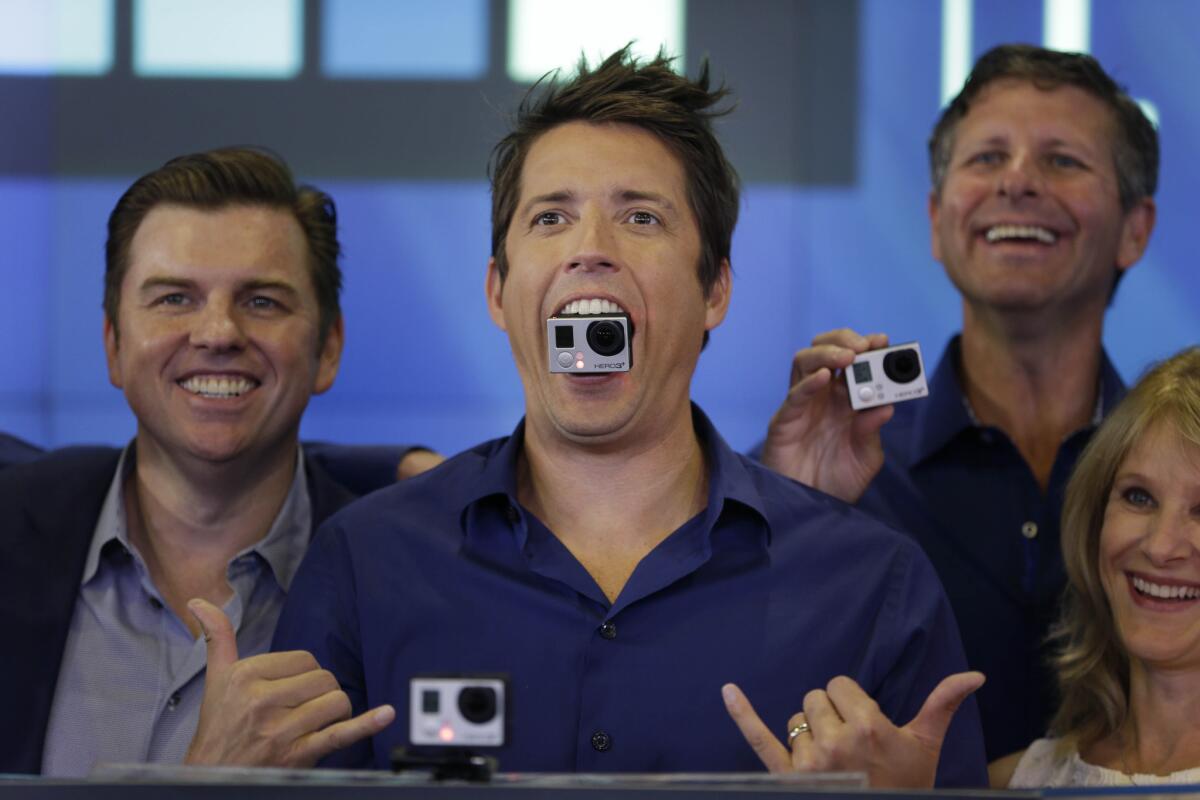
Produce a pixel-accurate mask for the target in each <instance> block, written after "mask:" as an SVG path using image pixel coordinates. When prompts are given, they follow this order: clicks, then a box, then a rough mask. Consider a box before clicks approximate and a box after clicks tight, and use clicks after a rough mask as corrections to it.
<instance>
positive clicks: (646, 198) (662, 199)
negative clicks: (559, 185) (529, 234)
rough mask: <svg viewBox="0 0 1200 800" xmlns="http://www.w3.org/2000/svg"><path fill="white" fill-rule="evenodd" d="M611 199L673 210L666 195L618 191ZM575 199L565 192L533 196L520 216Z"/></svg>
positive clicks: (638, 191) (573, 194) (629, 190)
mask: <svg viewBox="0 0 1200 800" xmlns="http://www.w3.org/2000/svg"><path fill="white" fill-rule="evenodd" d="M612 196H613V197H615V198H617V199H618V200H620V201H621V202H623V203H630V202H639V201H640V202H645V203H654V204H655V205H657V206H661V207H662V208H665V209H667V210H669V211H674V210H675V204H674V203H672V202H671V200H670V199H669V198H667V196H666V195H661V194H658V193H657V192H643V191H640V190H638V189H618V190H617V191H615V192H613V195H612ZM574 199H575V193H574V192H571V191H567V190H562V191H557V192H547V193H545V194H539V195H535V196H534V197H531V198H529V201H528V202H527V203H525V205H523V206H522V207H521V215H522V216H524V215H525V214H528V213H529V212H530V211H531V210H532V209H533V208H534V207H535V206H539V205H541V204H542V203H567V202H570V201H572V200H574Z"/></svg>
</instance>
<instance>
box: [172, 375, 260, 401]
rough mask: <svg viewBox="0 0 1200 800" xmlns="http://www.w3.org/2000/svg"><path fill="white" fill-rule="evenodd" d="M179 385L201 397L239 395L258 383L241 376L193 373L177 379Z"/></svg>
mask: <svg viewBox="0 0 1200 800" xmlns="http://www.w3.org/2000/svg"><path fill="white" fill-rule="evenodd" d="M179 385H180V386H182V387H183V388H184V389H186V390H187V391H189V392H191V393H192V394H198V395H200V396H201V397H222V398H227V397H239V396H241V395H243V394H245V393H246V392H248V391H250V390H251V389H253V388H254V387H255V386H257V385H258V383H257V382H256V381H252V380H249V379H247V378H241V377H233V378H229V377H216V376H209V375H193V376H192V377H190V378H188V379H186V380H182V381H179Z"/></svg>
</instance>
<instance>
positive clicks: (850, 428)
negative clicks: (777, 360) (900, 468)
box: [762, 328, 892, 503]
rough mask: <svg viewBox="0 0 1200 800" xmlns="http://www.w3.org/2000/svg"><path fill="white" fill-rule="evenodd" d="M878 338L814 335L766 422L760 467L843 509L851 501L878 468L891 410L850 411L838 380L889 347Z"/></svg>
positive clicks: (846, 394) (879, 335)
mask: <svg viewBox="0 0 1200 800" xmlns="http://www.w3.org/2000/svg"><path fill="white" fill-rule="evenodd" d="M887 344H888V337H887V336H886V335H885V334H882V333H874V334H869V335H867V336H863V335H861V334H859V333H857V332H855V331H852V330H850V329H849V328H841V329H838V330H834V331H827V332H825V333H822V334H820V335H818V336H816V337H815V338H814V339H813V341H812V346H811V347H807V348H805V349H803V350H800V351H799V352H797V353H796V355H795V357H794V358H793V359H792V375H791V386H790V388H789V389H788V394H787V397H786V398H785V399H784V401H783V404H782V405H780V407H779V409H778V410H777V411H776V412H775V414H774V415H773V416H772V417H771V423H770V425H769V426H768V427H767V440H766V443H765V444H764V445H763V451H762V462H763V464H765V465H766V466H768V467H770V468H771V469H773V470H775V471H776V472H779V473H780V474H783V475H786V476H788V477H789V478H792V479H794V480H797V481H799V482H801V483H804V484H807V485H808V486H812V487H813V488H816V489H820V490H821V491H823V492H825V493H827V494H831V495H833V496H834V497H837V498H839V499H841V500H844V501H846V502H847V503H853V502H856V501H857V500H858V499H859V498H860V497H861V496H862V494H863V492H865V491H866V489H867V486H868V485H869V484H870V483H871V481H872V480H873V479H874V477H875V475H877V474H878V473H879V470H880V469H881V468H882V467H883V445H882V443H881V442H880V439H879V430H880V428H882V427H883V426H884V424H885V423H886V422H887V421H888V420H889V419H891V418H892V407H891V406H890V405H883V406H879V407H877V408H872V409H870V410H866V411H861V412H860V411H855V410H854V409H853V408H851V404H850V396H849V392H848V391H847V389H846V382H845V381H844V380H841V379H840V377H838V378H837V379H835V373H837V374H839V375H840V373H841V372H843V371H844V370H845V369H846V368H848V367H849V366H850V365H851V364H852V363H853V362H854V359H855V356H857V355H858V354H860V353H864V352H867V351H868V350H878V349H880V348H883V347H887Z"/></svg>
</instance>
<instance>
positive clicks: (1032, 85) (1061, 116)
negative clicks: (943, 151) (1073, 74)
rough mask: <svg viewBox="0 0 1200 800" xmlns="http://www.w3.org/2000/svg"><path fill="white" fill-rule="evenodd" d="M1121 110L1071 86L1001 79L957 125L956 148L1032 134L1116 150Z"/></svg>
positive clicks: (981, 93) (974, 102)
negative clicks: (965, 143)
mask: <svg viewBox="0 0 1200 800" xmlns="http://www.w3.org/2000/svg"><path fill="white" fill-rule="evenodd" d="M1116 133H1117V116H1116V111H1115V109H1113V108H1112V107H1111V106H1109V104H1108V103H1106V102H1105V101H1104V100H1103V99H1101V98H1100V97H1098V96H1097V95H1096V94H1095V93H1093V92H1092V91H1090V90H1088V89H1085V88H1082V87H1080V86H1076V85H1074V84H1067V83H1053V84H1052V83H1046V82H1039V81H1035V80H1033V79H1029V78H1021V77H1005V78H997V79H995V80H993V81H991V82H989V83H988V84H987V85H985V86H984V87H983V88H982V89H980V91H979V93H978V94H977V95H975V97H974V98H972V100H971V101H970V104H969V105H968V107H967V112H966V114H964V115H963V117H962V119H960V120H958V122H957V124H956V125H955V126H954V130H953V135H954V147H955V148H957V146H958V145H959V143H960V142H961V141H962V140H964V139H967V138H971V139H974V138H978V137H981V136H982V137H989V136H999V137H1003V136H1016V135H1020V136H1028V137H1035V138H1041V139H1046V140H1066V141H1073V140H1074V141H1085V142H1087V143H1089V144H1091V145H1093V146H1103V147H1108V148H1112V147H1113V146H1114V145H1115V137H1116Z"/></svg>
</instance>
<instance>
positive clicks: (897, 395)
mask: <svg viewBox="0 0 1200 800" xmlns="http://www.w3.org/2000/svg"><path fill="white" fill-rule="evenodd" d="M846 388H847V389H848V390H849V391H850V406H851V407H852V408H854V409H855V410H859V411H861V410H862V409H865V408H874V407H875V406H882V405H887V404H889V403H899V402H901V401H904V400H916V399H917V398H918V397H925V396H926V395H928V394H929V384H928V383H926V381H925V362H924V361H923V360H922V358H921V345H919V344H917V343H916V342H905V343H904V344H897V345H892V346H891V347H884V348H882V349H880V350H869V351H867V352H866V353H862V354H860V355H859V356H858V357H857V358H855V359H854V363H853V364H851V365H850V366H849V367H847V368H846Z"/></svg>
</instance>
